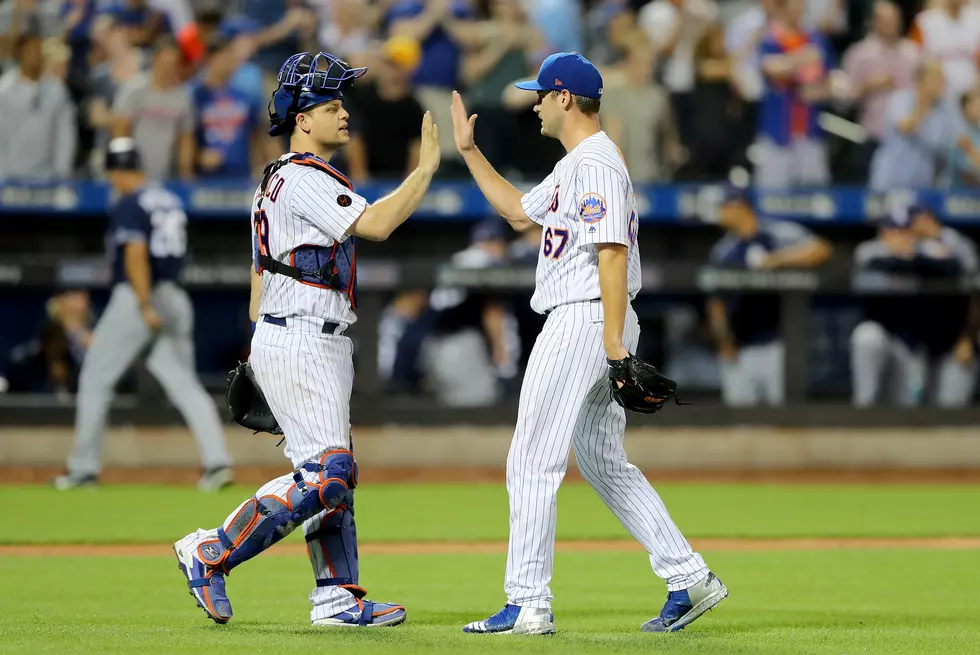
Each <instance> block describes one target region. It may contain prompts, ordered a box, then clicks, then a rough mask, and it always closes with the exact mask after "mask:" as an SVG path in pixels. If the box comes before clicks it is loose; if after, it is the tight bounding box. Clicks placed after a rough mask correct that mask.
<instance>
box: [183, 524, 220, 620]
mask: <svg viewBox="0 0 980 655" xmlns="http://www.w3.org/2000/svg"><path fill="white" fill-rule="evenodd" d="M217 541H218V531H217V530H210V531H205V530H198V531H197V532H193V533H191V534H189V535H187V536H186V537H184V538H183V539H181V540H180V541H178V542H177V543H175V544H174V554H175V555H176V556H177V568H178V569H179V570H180V572H181V573H183V574H184V577H185V578H187V588H188V590H189V591H190V594H191V596H193V597H194V600H195V601H197V606H198V607H200V608H201V609H203V610H204V613H205V614H207V615H208V618H209V619H211V620H212V621H214V622H215V623H228V621H230V620H231V616H232V614H231V601H230V600H228V596H227V595H226V594H225V574H224V573H222V572H221V571H219V570H217V569H213V568H210V567H208V566H207V565H206V564H204V562H202V561H201V559H200V558H199V557H198V553H197V550H198V548H208V547H209V542H217Z"/></svg>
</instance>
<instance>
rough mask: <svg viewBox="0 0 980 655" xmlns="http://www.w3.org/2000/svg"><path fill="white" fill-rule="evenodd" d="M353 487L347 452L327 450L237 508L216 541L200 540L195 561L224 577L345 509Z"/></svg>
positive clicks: (353, 472)
mask: <svg viewBox="0 0 980 655" xmlns="http://www.w3.org/2000/svg"><path fill="white" fill-rule="evenodd" d="M356 486H357V463H356V462H355V461H354V454H353V453H351V451H349V450H331V451H329V452H327V453H324V454H323V455H322V456H320V458H319V459H318V460H316V461H311V462H307V463H306V464H304V465H303V466H301V467H300V468H299V469H297V470H296V471H294V472H293V473H292V474H291V475H285V476H283V477H281V478H277V479H276V480H273V481H272V482H269V483H268V484H266V485H265V486H263V487H262V488H261V489H259V490H258V492H256V494H255V495H254V496H253V497H251V498H249V499H248V500H246V501H245V502H244V503H242V504H241V505H239V506H238V509H236V510H235V511H234V512H233V513H232V514H231V516H229V517H228V519H227V520H226V521H225V522H224V524H223V525H222V526H221V527H220V528H218V531H217V539H212V540H208V541H202V542H201V543H200V544H199V545H198V548H197V550H198V553H197V555H198V557H199V558H200V559H201V561H203V562H204V563H205V564H206V565H207V566H209V567H211V568H214V569H217V570H219V571H222V572H223V573H228V572H229V571H231V569H233V568H235V567H236V566H238V565H239V564H241V563H242V562H245V561H248V560H250V559H252V558H253V557H255V556H256V555H258V554H259V553H261V552H262V551H263V550H265V549H266V548H268V547H270V546H272V545H273V544H275V543H276V542H278V541H281V540H282V539H283V538H285V537H286V536H287V535H289V533H291V532H292V531H293V530H295V529H296V526H297V525H300V524H302V523H303V522H304V521H306V520H307V519H309V518H311V517H313V516H316V515H317V514H318V513H320V512H322V511H324V510H327V511H332V510H335V509H338V508H340V507H344V508H346V507H349V506H350V505H351V504H352V503H353V498H354V495H353V490H354V488H355V487H356Z"/></svg>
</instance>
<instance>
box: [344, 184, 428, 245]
mask: <svg viewBox="0 0 980 655" xmlns="http://www.w3.org/2000/svg"><path fill="white" fill-rule="evenodd" d="M432 175H433V174H432V173H431V172H428V171H423V170H421V169H418V168H417V169H415V170H414V171H412V174H411V175H409V176H408V177H407V178H405V181H404V182H402V183H401V184H400V185H399V186H398V188H397V189H395V190H394V191H392V192H391V193H389V194H388V195H387V196H385V197H384V198H381V199H380V200H378V201H377V202H375V203H374V204H372V205H370V206H369V207H368V208H367V209H365V210H364V213H363V214H361V216H360V217H359V218H358V219H357V221H356V222H355V223H354V226H353V230H354V234H356V235H357V236H359V237H363V238H365V239H368V240H369V241H384V240H385V239H387V238H388V237H389V236H391V233H392V232H394V231H395V230H396V229H397V228H398V227H399V226H400V225H401V224H402V223H404V222H405V221H406V220H408V217H409V216H411V215H412V214H413V213H414V212H415V210H416V209H418V206H419V205H420V204H421V203H422V199H423V198H424V197H425V193H426V191H428V189H429V184H430V183H431V182H432Z"/></svg>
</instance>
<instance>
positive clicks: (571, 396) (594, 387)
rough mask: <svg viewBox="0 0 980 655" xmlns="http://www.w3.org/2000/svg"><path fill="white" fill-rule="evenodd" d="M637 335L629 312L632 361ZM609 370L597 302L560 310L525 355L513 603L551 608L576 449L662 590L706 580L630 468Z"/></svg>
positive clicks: (512, 477)
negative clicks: (558, 537)
mask: <svg viewBox="0 0 980 655" xmlns="http://www.w3.org/2000/svg"><path fill="white" fill-rule="evenodd" d="M639 336H640V326H639V323H638V321H637V318H636V314H635V313H634V312H633V310H632V308H630V309H629V310H628V312H627V316H626V327H625V334H624V335H623V337H624V338H623V343H624V345H625V346H626V348H627V349H628V350H629V351H630V352H636V345H637V342H638V341H639ZM606 368H607V367H606V357H605V350H604V348H603V341H602V305H601V303H600V302H599V301H591V302H582V303H573V304H569V305H562V306H560V307H557V308H556V309H554V310H553V311H552V312H551V313H549V314H548V318H547V320H546V321H545V325H544V328H543V329H542V330H541V334H540V335H538V338H537V340H536V341H535V343H534V347H533V349H532V350H531V356H530V359H529V361H528V366H527V372H526V373H525V376H524V384H523V386H522V388H521V397H520V409H519V410H518V417H517V426H516V429H515V430H514V438H513V441H512V442H511V447H510V452H509V454H508V456H507V492H508V495H509V498H510V541H509V544H508V550H507V573H506V579H505V584H504V591H505V592H506V593H507V598H508V602H509V603H512V604H515V605H522V606H526V607H550V606H551V601H552V599H553V596H552V593H551V589H550V588H549V587H548V583H549V582H550V581H551V575H552V570H553V565H554V551H555V520H556V516H557V493H558V487H559V486H560V485H561V481H562V479H563V478H564V476H565V471H566V470H567V468H568V455H569V452H570V449H571V448H572V447H573V446H574V448H575V458H576V461H577V462H578V466H579V469H580V471H581V472H582V476H583V477H584V478H585V480H586V481H587V482H588V483H589V484H590V485H591V486H592V488H593V489H595V491H596V492H597V493H598V494H599V496H600V497H601V498H602V500H603V502H604V503H605V504H606V506H607V507H609V509H610V510H612V512H613V513H614V514H615V515H616V518H618V519H619V521H620V522H621V523H622V524H623V526H624V527H625V528H626V529H627V530H628V531H629V533H630V534H631V535H633V537H634V538H635V539H636V540H637V541H639V542H640V543H641V544H642V545H643V546H644V548H646V550H647V552H648V553H649V554H650V563H651V565H652V567H653V570H654V572H655V573H656V574H657V575H658V576H660V577H661V578H662V579H664V580H665V581H666V582H667V589H668V590H670V591H676V590H680V589H686V588H688V587H690V586H692V585H694V584H697V583H698V582H700V581H701V580H702V579H703V578H704V577H705V576H706V575H707V574H708V569H707V567H706V566H705V563H704V560H703V559H702V558H701V556H700V555H698V554H697V553H695V552H693V551H692V550H691V546H690V544H688V543H687V540H686V539H685V538H684V536H683V535H682V534H681V532H680V530H679V529H678V528H677V526H676V525H675V524H674V522H673V520H672V519H671V518H670V514H669V513H668V512H667V509H666V507H664V504H663V501H662V500H661V499H660V496H658V495H657V492H656V491H654V489H653V487H651V486H650V483H649V482H647V479H646V477H644V475H643V473H642V472H641V471H640V470H639V469H638V468H636V467H635V466H633V465H632V464H630V463H629V462H628V461H627V458H626V451H625V450H624V449H623V436H624V431H625V429H626V412H625V410H624V409H623V408H622V407H620V406H619V405H618V404H617V403H616V401H614V400H613V398H612V394H611V393H610V391H609V387H608V384H609V383H608V379H607V377H606Z"/></svg>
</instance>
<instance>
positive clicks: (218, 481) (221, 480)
mask: <svg viewBox="0 0 980 655" xmlns="http://www.w3.org/2000/svg"><path fill="white" fill-rule="evenodd" d="M233 481H234V476H233V474H232V471H231V467H229V466H225V467H223V468H220V469H210V470H208V471H205V472H204V475H202V476H201V479H200V480H198V481H197V489H198V491H220V490H221V489H224V488H225V487H227V486H229V485H231V483H232V482H233Z"/></svg>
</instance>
